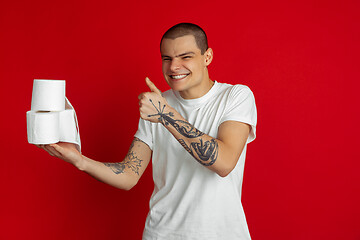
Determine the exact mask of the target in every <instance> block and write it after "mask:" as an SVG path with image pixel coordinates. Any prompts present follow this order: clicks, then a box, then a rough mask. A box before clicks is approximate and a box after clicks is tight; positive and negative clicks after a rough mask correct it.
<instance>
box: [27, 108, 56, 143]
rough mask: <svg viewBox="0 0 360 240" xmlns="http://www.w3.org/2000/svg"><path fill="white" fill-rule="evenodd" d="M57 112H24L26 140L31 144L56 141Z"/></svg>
mask: <svg viewBox="0 0 360 240" xmlns="http://www.w3.org/2000/svg"><path fill="white" fill-rule="evenodd" d="M59 117H60V114H59V112H34V111H28V112H27V113H26V120H27V133H28V141H29V143H32V144H50V143H57V142H58V141H59V135H60V128H59V122H60V118H59Z"/></svg>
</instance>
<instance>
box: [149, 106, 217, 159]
mask: <svg viewBox="0 0 360 240" xmlns="http://www.w3.org/2000/svg"><path fill="white" fill-rule="evenodd" d="M149 101H150V102H151V104H152V105H153V106H154V108H155V109H156V111H157V112H158V113H156V114H152V115H148V117H153V116H159V118H158V119H159V121H160V122H162V123H163V124H164V125H165V126H167V125H169V124H170V125H171V126H173V127H174V128H175V129H176V131H178V132H179V133H180V134H181V135H182V136H184V137H186V138H191V139H194V138H198V137H201V136H203V135H204V133H203V132H201V131H199V130H197V129H196V128H195V127H194V126H192V125H191V124H190V123H188V122H187V121H183V120H175V119H173V118H171V117H173V116H174V113H173V112H168V113H164V109H165V106H166V105H165V104H164V105H163V106H161V103H160V101H159V102H158V103H159V106H158V107H157V106H155V104H154V103H153V101H152V100H151V99H149ZM199 140H200V142H197V141H196V140H195V139H194V140H193V141H192V142H191V143H190V146H188V145H187V144H186V142H185V141H184V140H183V139H178V141H179V143H180V144H181V146H183V147H184V148H185V149H186V151H188V152H189V153H190V154H191V155H192V156H193V157H194V158H195V159H196V160H197V161H198V162H199V163H201V164H202V165H204V166H211V165H213V164H214V163H215V161H216V159H217V157H218V143H217V141H216V139H214V138H212V139H211V140H209V141H205V142H204V141H203V139H202V138H199Z"/></svg>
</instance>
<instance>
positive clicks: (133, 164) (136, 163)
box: [103, 137, 143, 175]
mask: <svg viewBox="0 0 360 240" xmlns="http://www.w3.org/2000/svg"><path fill="white" fill-rule="evenodd" d="M135 142H143V141H141V140H140V139H139V138H136V137H135V138H134V140H133V142H132V143H131V146H130V149H129V152H128V153H127V155H126V157H125V160H124V161H122V162H119V163H103V164H104V165H105V166H107V167H109V168H110V169H111V170H112V171H113V172H114V173H115V174H120V173H124V171H125V168H126V167H127V168H130V169H131V170H132V171H133V172H135V173H136V174H137V175H139V169H140V167H141V162H142V161H143V160H141V159H139V158H138V157H137V155H136V153H135V152H134V151H133V148H134V145H135Z"/></svg>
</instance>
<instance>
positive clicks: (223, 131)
mask: <svg viewBox="0 0 360 240" xmlns="http://www.w3.org/2000/svg"><path fill="white" fill-rule="evenodd" d="M147 84H148V86H149V88H150V89H151V90H152V92H149V93H143V94H141V95H140V96H139V100H140V102H139V105H140V116H141V118H143V119H144V120H148V121H151V122H156V123H161V124H163V125H164V126H165V127H166V128H167V129H168V130H169V131H170V133H171V134H172V135H173V136H174V137H175V138H176V139H177V140H178V141H179V143H180V144H181V145H182V146H183V147H184V148H185V149H186V150H187V151H188V152H189V153H190V154H191V155H192V156H193V157H194V158H195V159H196V160H197V161H198V162H199V163H201V164H202V165H204V166H205V167H207V168H209V169H210V170H212V171H214V172H216V173H217V174H219V175H220V176H222V177H225V176H227V175H228V174H229V173H230V172H231V171H232V169H233V168H234V167H235V166H236V163H237V160H238V159H239V156H240V154H241V152H242V150H243V148H244V146H245V144H246V140H247V138H248V135H249V133H250V126H249V125H248V124H245V123H241V122H236V121H226V122H224V123H223V124H221V125H220V126H219V130H218V136H217V138H213V137H211V136H209V135H206V134H204V133H202V132H201V131H199V130H198V129H196V128H195V127H193V126H192V125H191V124H190V123H188V122H187V121H186V120H185V119H184V118H183V117H182V116H181V115H180V114H179V113H178V112H177V111H176V110H175V109H173V108H172V107H171V106H169V104H168V103H167V102H166V100H165V99H164V98H163V97H162V96H161V93H160V91H159V90H158V89H157V88H156V87H155V85H154V84H153V83H152V82H151V81H150V80H147Z"/></svg>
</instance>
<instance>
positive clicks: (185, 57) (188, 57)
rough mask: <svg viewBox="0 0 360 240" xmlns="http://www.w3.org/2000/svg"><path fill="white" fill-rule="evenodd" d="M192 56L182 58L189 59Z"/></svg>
mask: <svg viewBox="0 0 360 240" xmlns="http://www.w3.org/2000/svg"><path fill="white" fill-rule="evenodd" d="M190 58H192V57H191V56H184V57H183V59H190Z"/></svg>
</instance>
